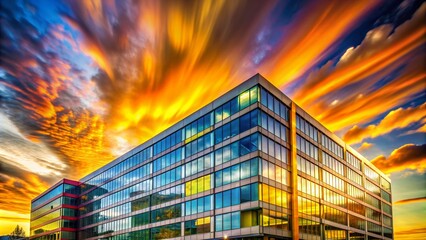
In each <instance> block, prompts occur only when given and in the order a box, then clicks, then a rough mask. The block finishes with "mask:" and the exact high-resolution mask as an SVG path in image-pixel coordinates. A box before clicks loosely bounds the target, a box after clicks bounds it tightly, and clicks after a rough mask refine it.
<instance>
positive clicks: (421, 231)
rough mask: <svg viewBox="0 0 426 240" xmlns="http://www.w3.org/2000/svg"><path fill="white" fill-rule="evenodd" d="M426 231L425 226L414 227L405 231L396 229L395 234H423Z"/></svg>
mask: <svg viewBox="0 0 426 240" xmlns="http://www.w3.org/2000/svg"><path fill="white" fill-rule="evenodd" d="M425 232H426V227H424V228H414V229H410V230H405V231H398V232H396V233H395V235H398V236H399V235H414V234H424V233H425Z"/></svg>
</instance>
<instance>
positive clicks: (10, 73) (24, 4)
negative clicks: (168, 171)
mask: <svg viewBox="0 0 426 240" xmlns="http://www.w3.org/2000/svg"><path fill="white" fill-rule="evenodd" d="M0 4H1V9H0V19H1V27H0V28H1V33H0V34H1V36H2V37H1V38H0V42H1V54H0V183H1V185H0V235H3V234H8V233H10V232H12V230H13V228H14V227H15V226H16V225H17V224H19V225H21V226H23V227H24V228H25V231H26V232H27V234H28V233H29V232H30V231H29V217H30V216H29V213H30V201H31V199H32V198H34V197H35V196H37V195H38V194H40V193H41V192H43V191H44V190H46V189H47V188H48V187H49V186H51V185H52V184H54V183H55V182H57V181H59V180H60V179H62V178H70V179H74V180H79V179H80V178H82V177H84V176H85V175H87V174H88V173H90V172H92V171H94V170H96V169H98V168H99V167H101V166H103V165H105V164H107V163H109V162H110V161H112V160H113V159H114V158H116V157H118V156H120V155H122V154H124V153H125V152H127V151H129V150H130V149H132V148H134V147H135V146H137V145H139V144H141V143H143V142H144V141H146V140H148V139H150V138H151V137H153V136H154V135H156V134H158V133H160V132H161V131H163V130H165V129H167V128H168V127H169V126H171V125H172V124H174V123H176V122H178V121H179V120H181V119H183V118H184V117H186V116H188V115H189V114H191V113H192V112H194V111H196V110H198V109H200V108H201V107H203V106H204V105H206V104H208V103H209V102H211V101H212V100H214V99H216V98H217V97H219V96H220V95H222V94H224V93H226V92H227V91H229V90H230V89H232V88H233V87H235V86H237V85H238V84H239V83H241V82H242V81H244V80H246V79H247V78H249V77H251V76H252V75H254V74H255V73H257V72H259V73H260V74H262V75H263V76H265V78H267V79H268V80H270V81H271V82H272V83H273V84H274V85H275V86H277V87H278V88H280V89H281V90H282V91H283V92H284V93H285V94H286V95H288V96H289V97H291V98H292V99H294V101H295V102H296V103H297V104H298V105H300V106H301V107H302V108H303V109H306V110H307V112H308V113H309V114H310V115H312V116H313V117H315V118H316V119H317V120H318V121H320V122H321V123H323V124H324V126H325V127H327V128H328V129H330V130H332V131H334V132H335V133H336V134H337V135H338V136H339V137H341V138H342V139H343V140H345V141H346V142H348V144H351V146H352V147H353V148H354V149H358V150H359V151H360V152H361V153H362V154H363V155H364V156H366V157H367V158H368V159H370V160H371V161H372V163H374V164H375V165H376V166H377V167H378V168H379V169H381V170H382V171H383V172H384V173H386V174H388V175H389V176H390V178H391V179H392V181H393V183H394V185H393V189H392V191H393V194H394V195H393V199H392V200H393V201H394V202H396V203H397V204H396V205H395V207H394V227H395V237H396V238H397V239H413V238H416V239H417V238H426V221H425V220H424V216H425V214H426V212H425V210H424V209H426V201H425V196H426V189H425V187H424V186H426V149H425V147H426V135H425V134H426V128H425V124H426V103H425V99H426V91H425V90H426V66H425V62H426V60H425V50H426V49H425V43H426V38H425V35H426V25H425V22H426V17H425V16H426V4H425V3H423V2H422V1H416V0H412V1H411V0H406V1H393V0H392V1H362V0H360V1H303V2H300V1H272V0H268V1H243V0H235V1H225V0H219V1H167V2H166V1H156V0H142V1H126V0H125V1H119V0H117V1H114V0H107V1H102V0H91V1H53V0H43V1H35V0H18V1H1V3H0ZM409 186H410V187H409ZM408 188H409V189H408ZM419 209H423V210H421V211H419ZM422 229H423V230H422Z"/></svg>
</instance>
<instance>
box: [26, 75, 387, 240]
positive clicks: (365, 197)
mask: <svg viewBox="0 0 426 240" xmlns="http://www.w3.org/2000/svg"><path fill="white" fill-rule="evenodd" d="M63 181H68V180H63ZM62 184H65V182H64V183H62ZM57 185H58V184H57ZM76 185H78V186H79V188H78V203H76V204H78V211H77V212H74V214H77V215H73V216H72V217H73V218H72V220H75V218H74V217H75V216H78V218H77V219H78V221H77V222H76V225H72V228H68V227H66V226H65V220H68V219H67V218H68V217H70V216H68V215H66V214H62V215H57V214H56V215H54V216H52V217H55V218H52V217H46V216H48V215H49V214H51V211H53V209H56V208H55V207H53V208H52V209H51V210H49V211H42V212H43V213H40V210H39V209H41V208H43V207H41V206H51V205H52V204H51V203H52V202H54V201H56V200H55V199H57V198H58V196H61V197H59V198H63V197H65V196H66V197H68V195H65V194H66V191H65V190H63V192H61V191H57V190H56V188H55V187H52V188H51V189H49V190H47V191H46V192H45V193H43V194H42V195H41V196H39V197H38V198H36V199H34V200H33V202H32V218H31V219H32V222H31V234H32V236H31V239H108V240H110V239H111V240H121V239H123V240H124V239H271V240H272V239H392V238H393V230H392V229H393V226H392V225H393V221H392V205H391V183H390V180H389V178H388V177H387V176H385V175H384V174H383V173H381V172H380V171H379V170H378V169H377V168H376V167H374V165H372V164H371V163H370V162H369V161H368V160H366V159H365V158H363V157H362V156H361V155H360V154H359V153H357V152H356V151H355V150H353V149H352V148H351V147H349V146H348V145H346V144H345V143H344V142H343V141H342V140H341V139H339V138H338V137H336V136H335V135H334V134H332V133H331V132H330V131H329V130H327V129H326V128H325V127H323V126H322V125H321V124H320V123H319V122H318V121H316V120H315V119H314V118H313V117H311V116H309V115H308V114H307V113H306V112H305V111H303V109H301V108H300V107H298V106H297V105H296V104H295V103H294V102H292V101H291V99H289V98H288V97H287V96H285V95H284V94H283V93H282V92H281V91H280V90H279V89H277V88H276V87H274V86H273V85H272V84H271V83H269V82H268V81H267V80H266V79H264V78H263V77H262V76H261V75H259V74H257V75H255V76H253V77H252V78H250V79H249V80H247V81H245V82H243V83H242V84H241V85H239V86H237V87H236V88H234V89H232V90H231V91H229V92H228V93H226V94H225V95H223V96H221V97H220V98H218V99H216V100H215V101H213V102H212V103H210V104H208V105H207V106H205V107H203V108H202V109H200V110H198V111H197V112H195V113H193V114H192V115H190V116H188V117H187V118H185V119H183V120H182V121H180V122H178V123H176V124H175V125H173V126H172V127H170V128H169V129H167V130H165V131H164V132H162V133H160V134H158V135H157V136H155V137H154V138H152V139H150V140H148V141H147V142H145V143H143V144H142V145H140V146H138V147H136V148H135V149H133V150H131V151H130V152H128V153H126V154H124V155H123V156H121V157H119V158H118V159H116V160H114V161H113V162H111V163H109V164H107V165H106V166H104V167H102V168H100V169H98V170H96V171H95V172H93V173H91V174H89V175H88V176H86V177H84V178H83V179H81V180H80V181H79V184H75V185H73V186H76ZM63 189H65V188H63ZM53 191H56V192H55V194H52V192H53ZM73 196H74V195H73ZM71 205H72V204H71ZM52 206H53V205H52ZM55 206H56V205H55ZM72 206H73V207H72V208H71V207H70V206H69V205H61V206H60V207H58V209H60V208H62V209H75V208H74V207H75V205H72ZM37 211H38V214H35V212H37ZM33 214H34V216H33ZM44 217H46V219H49V222H47V221H45V220H43V221H41V220H39V219H40V218H44ZM35 222H37V224H36V223H35ZM41 222H43V223H41ZM50 222H59V223H58V224H56V223H55V224H56V225H55V226H54V227H56V228H53V227H47V226H49V224H51V223H50ZM44 223H48V224H45V225H43V224H44ZM71 229H72V231H71ZM69 232H74V233H76V234H75V235H73V234H69Z"/></svg>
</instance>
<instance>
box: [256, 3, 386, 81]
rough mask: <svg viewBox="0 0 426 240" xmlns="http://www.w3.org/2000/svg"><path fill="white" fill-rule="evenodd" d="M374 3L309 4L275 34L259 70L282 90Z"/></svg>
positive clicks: (347, 30)
mask: <svg viewBox="0 0 426 240" xmlns="http://www.w3.org/2000/svg"><path fill="white" fill-rule="evenodd" d="M377 3H378V2H375V1H367V2H365V1H355V2H354V1H352V2H347V1H322V2H320V1H312V2H311V3H310V4H309V5H307V6H305V7H304V8H303V10H301V11H300V12H298V14H296V16H295V17H294V19H293V21H292V22H291V23H290V24H289V25H288V26H284V27H280V28H279V29H278V30H277V31H281V32H283V35H282V38H281V39H280V41H279V42H278V43H277V44H276V46H274V50H273V51H272V53H271V55H270V56H269V57H267V58H266V59H265V62H264V64H263V65H262V66H260V69H261V70H260V71H261V72H262V73H263V74H264V75H265V76H266V77H267V79H268V80H270V81H271V82H272V83H274V84H275V85H276V86H279V87H282V88H285V87H286V86H287V85H288V84H289V83H291V82H293V81H294V80H296V79H297V78H298V77H300V76H302V75H303V74H304V73H305V72H306V71H307V70H308V69H310V68H311V67H312V66H314V65H315V64H317V63H318V62H319V61H321V60H322V58H323V57H324V56H326V55H327V53H328V51H330V50H331V49H333V45H334V44H336V43H337V42H338V41H339V40H341V39H342V38H343V36H345V34H347V33H348V32H349V31H350V30H351V28H352V27H353V26H354V25H355V24H356V23H357V22H358V20H359V19H360V18H361V17H362V16H364V15H365V14H367V13H368V12H369V11H370V10H371V9H373V8H374V7H375V6H376V5H377Z"/></svg>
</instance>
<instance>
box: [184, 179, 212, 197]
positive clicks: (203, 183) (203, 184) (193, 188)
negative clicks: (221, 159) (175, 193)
mask: <svg viewBox="0 0 426 240" xmlns="http://www.w3.org/2000/svg"><path fill="white" fill-rule="evenodd" d="M211 180H212V179H211V175H206V176H204V177H200V178H197V179H194V180H192V181H189V182H186V183H185V196H191V195H194V194H197V193H200V192H204V191H207V190H209V189H211Z"/></svg>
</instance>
